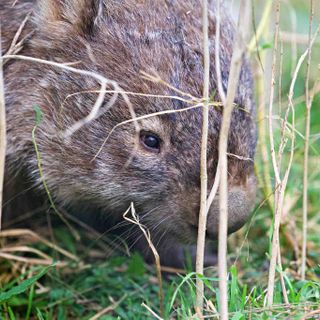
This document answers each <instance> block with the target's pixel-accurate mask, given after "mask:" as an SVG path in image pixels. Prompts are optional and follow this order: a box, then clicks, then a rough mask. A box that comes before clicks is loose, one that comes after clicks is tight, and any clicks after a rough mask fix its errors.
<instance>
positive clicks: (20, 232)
mask: <svg viewBox="0 0 320 320" xmlns="http://www.w3.org/2000/svg"><path fill="white" fill-rule="evenodd" d="M21 237H28V238H31V239H33V240H35V241H37V242H42V243H43V244H44V245H46V246H47V247H49V248H51V249H53V250H55V251H57V252H59V253H60V254H62V255H64V256H65V257H67V258H69V259H70V260H73V261H76V262H80V260H79V258H78V257H76V256H75V255H73V254H72V253H70V252H69V251H66V250H65V249H62V248H60V247H59V246H57V245H55V244H53V243H51V242H50V241H48V240H46V239H44V238H43V237H41V236H39V235H38V234H37V233H35V232H33V231H31V230H28V229H12V230H5V231H1V232H0V239H1V238H21Z"/></svg>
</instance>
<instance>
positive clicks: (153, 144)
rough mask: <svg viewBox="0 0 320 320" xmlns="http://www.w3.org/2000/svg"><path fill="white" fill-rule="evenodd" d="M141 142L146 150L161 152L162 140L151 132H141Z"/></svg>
mask: <svg viewBox="0 0 320 320" xmlns="http://www.w3.org/2000/svg"><path fill="white" fill-rule="evenodd" d="M140 141H141V143H142V145H143V146H144V147H145V148H146V149H148V150H150V151H155V152H159V151H160V138H159V137H158V136H157V135H156V134H154V133H150V132H141V134H140Z"/></svg>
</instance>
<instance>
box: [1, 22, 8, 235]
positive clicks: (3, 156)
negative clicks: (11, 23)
mask: <svg viewBox="0 0 320 320" xmlns="http://www.w3.org/2000/svg"><path fill="white" fill-rule="evenodd" d="M1 39H2V38H1V25H0V231H1V227H2V201H3V183H4V170H5V161H6V144H7V137H6V134H7V133H6V109H5V98H4V82H3V57H2V54H1V52H2V47H1V42H2V40H1Z"/></svg>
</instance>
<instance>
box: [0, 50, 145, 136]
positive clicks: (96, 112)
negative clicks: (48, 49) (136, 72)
mask: <svg viewBox="0 0 320 320" xmlns="http://www.w3.org/2000/svg"><path fill="white" fill-rule="evenodd" d="M3 59H17V60H24V61H29V62H33V63H39V64H44V65H49V66H52V67H55V68H59V69H62V70H65V71H70V72H73V73H76V74H80V75H82V76H88V77H91V78H93V79H95V80H97V81H98V82H99V83H100V90H99V95H98V98H97V100H96V102H95V104H94V105H93V107H92V110H91V111H90V113H89V114H88V115H87V116H86V117H85V118H83V119H80V120H79V121H77V122H76V123H74V124H73V125H72V126H71V127H69V128H68V129H67V130H66V131H65V132H64V133H63V136H64V137H65V138H69V137H70V136H71V135H73V134H74V133H75V132H76V131H78V130H80V129H81V128H82V127H83V126H85V125H87V124H89V123H90V122H91V121H93V120H95V119H97V118H99V117H100V116H101V115H102V114H104V113H105V112H107V111H108V110H109V109H110V108H111V107H112V106H113V104H114V103H115V101H116V98H117V92H120V94H121V96H122V98H123V100H124V101H125V103H126V105H127V107H128V109H129V111H130V114H131V117H132V118H135V117H136V116H135V112H134V109H133V106H132V105H131V102H130V100H129V97H128V95H127V94H125V93H124V91H123V90H122V88H120V86H119V85H118V83H117V82H115V81H112V80H109V79H107V78H105V77H104V76H102V75H100V74H98V73H95V72H92V71H88V70H81V69H77V68H74V67H71V66H70V65H67V64H63V63H57V62H54V61H48V60H43V59H38V58H33V57H30V56H22V55H4V56H3ZM107 86H111V87H113V89H114V92H115V93H114V95H113V96H112V97H111V99H110V100H109V102H108V104H107V105H106V106H105V107H104V108H102V105H103V103H104V99H105V95H106V90H107ZM134 125H135V128H136V131H137V132H138V131H139V125H138V123H137V122H136V121H134Z"/></svg>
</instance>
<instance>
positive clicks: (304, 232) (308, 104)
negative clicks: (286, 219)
mask: <svg viewBox="0 0 320 320" xmlns="http://www.w3.org/2000/svg"><path fill="white" fill-rule="evenodd" d="M310 4H311V12H310V21H309V40H308V60H307V76H306V86H305V97H306V127H305V143H304V166H303V167H304V170H303V207H302V219H303V223H302V254H301V278H302V279H303V280H304V279H305V277H306V258H307V233H308V163H309V142H310V111H311V105H312V99H313V97H312V96H310V94H309V80H310V64H311V36H312V22H313V16H314V2H313V0H310Z"/></svg>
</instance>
